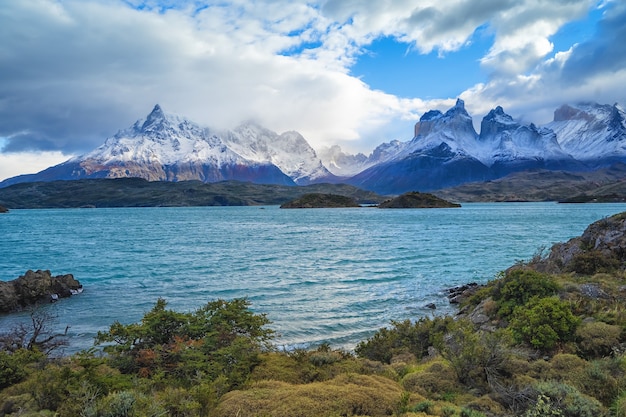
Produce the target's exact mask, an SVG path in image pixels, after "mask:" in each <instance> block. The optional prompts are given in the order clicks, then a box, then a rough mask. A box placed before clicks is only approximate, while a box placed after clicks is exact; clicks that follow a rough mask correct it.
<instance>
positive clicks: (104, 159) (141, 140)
mask: <svg viewBox="0 0 626 417" xmlns="http://www.w3.org/2000/svg"><path fill="white" fill-rule="evenodd" d="M74 159H75V160H93V161H97V162H99V163H101V164H104V165H110V164H113V163H119V162H121V163H127V162H132V163H135V164H146V163H159V164H162V165H174V164H177V163H181V162H187V163H190V162H202V163H212V164H215V165H219V166H221V165H224V164H246V163H248V161H247V160H246V159H245V158H244V157H242V156H241V155H239V154H237V153H236V152H234V151H233V150H231V149H229V148H228V147H227V146H226V144H225V143H224V142H223V141H222V139H220V138H219V137H218V136H216V135H213V134H211V132H210V131H209V130H208V129H207V128H203V127H200V126H199V125H197V124H195V123H193V122H190V121H188V120H186V119H184V118H181V117H179V116H176V115H173V114H167V115H166V114H165V113H164V112H163V110H162V109H161V107H160V106H159V105H158V104H157V105H156V106H155V107H154V109H153V110H152V112H151V113H150V114H149V115H148V117H147V118H146V119H145V120H138V121H137V122H135V124H134V125H133V126H131V127H130V128H128V129H124V130H121V131H119V132H118V133H117V134H116V135H115V136H113V137H111V138H109V139H107V140H106V142H105V143H104V144H103V145H101V146H100V147H98V148H97V149H95V150H93V151H91V152H89V153H87V154H85V155H82V156H78V157H76V158H74ZM257 162H261V161H257Z"/></svg>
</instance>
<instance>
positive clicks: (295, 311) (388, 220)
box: [0, 203, 626, 351]
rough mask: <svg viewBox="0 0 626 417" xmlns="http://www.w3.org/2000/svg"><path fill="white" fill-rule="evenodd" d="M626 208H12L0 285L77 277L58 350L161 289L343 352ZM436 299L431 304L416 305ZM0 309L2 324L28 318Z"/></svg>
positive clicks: (61, 311) (283, 341)
mask: <svg viewBox="0 0 626 417" xmlns="http://www.w3.org/2000/svg"><path fill="white" fill-rule="evenodd" d="M622 211H626V204H595V205H591V204H589V205H577V204H576V205H570V204H567V205H566V204H556V203H492V204H479V203H475V204H464V205H463V207H462V208H458V209H431V210H381V209H376V208H357V209H309V210H281V209H279V208H278V207H277V206H268V207H192V208H117V209H61V210H12V211H11V212H10V213H8V214H6V215H0V279H2V280H5V281H8V280H11V279H15V278H17V277H18V276H20V275H23V274H24V273H25V272H26V270H28V269H33V270H36V269H49V270H50V271H51V272H52V274H53V275H60V274H68V273H71V274H74V276H75V278H76V279H78V280H79V281H80V282H81V283H82V284H83V286H84V288H85V290H84V292H83V293H82V294H80V295H77V296H74V297H72V298H70V299H65V300H62V301H60V302H58V303H56V304H54V305H50V306H48V307H46V308H50V309H51V310H52V312H53V313H54V314H55V315H57V316H58V326H59V328H60V329H64V328H65V326H66V325H69V326H70V330H69V335H70V337H71V346H70V348H69V349H68V351H75V350H77V349H83V348H88V347H90V346H92V343H93V337H94V336H95V334H96V332H97V331H99V330H105V329H107V328H108V326H109V325H110V324H111V323H113V322H114V321H116V320H117V321H120V322H122V323H131V322H136V321H138V320H139V319H140V318H141V317H142V316H143V314H144V313H145V312H146V311H148V310H149V309H150V308H151V307H152V306H153V305H154V303H155V302H156V300H157V299H158V298H159V297H162V298H165V299H166V300H167V301H168V303H169V306H170V307H171V308H173V309H177V310H181V311H190V310H193V309H195V308H198V307H200V306H202V305H204V304H205V303H206V302H207V301H210V300H214V299H217V298H223V299H232V298H238V297H247V298H248V299H249V300H250V301H251V303H252V309H253V310H254V311H256V312H259V313H266V314H267V316H268V318H269V319H270V320H271V321H272V325H271V326H272V328H274V329H275V330H276V331H277V333H278V334H279V336H278V337H277V338H276V340H275V344H276V345H277V346H279V347H281V346H285V347H287V348H289V347H294V346H299V347H309V346H315V345H316V344H319V343H322V342H328V343H330V344H331V345H332V346H333V347H335V348H344V349H352V348H353V347H354V345H355V344H356V343H357V342H358V341H360V340H363V339H365V338H366V337H368V336H370V335H371V334H372V333H373V332H374V331H375V330H376V329H378V328H380V327H383V326H386V325H388V324H389V322H390V320H404V319H417V318H419V317H422V316H424V315H431V314H443V313H449V312H452V311H453V308H452V307H451V306H450V305H449V304H448V300H447V298H446V295H445V291H444V290H445V289H446V288H449V287H452V286H456V285H461V284H464V283H467V282H472V281H475V282H486V281H488V280H490V279H493V278H494V277H495V276H496V275H497V274H498V272H499V271H502V270H503V269H506V268H508V267H509V266H511V265H513V264H514V263H516V262H518V261H521V260H528V259H530V258H531V257H532V256H533V255H534V254H535V253H537V251H538V250H539V249H540V248H542V247H545V248H549V247H550V246H551V245H552V244H553V243H556V242H563V241H566V240H568V239H570V238H572V237H574V236H578V235H580V234H581V233H582V232H583V231H584V229H585V228H586V227H587V226H588V225H589V224H590V223H592V222H594V221H596V220H599V219H601V218H603V217H607V216H609V215H612V214H616V213H619V212H622ZM428 303H435V305H436V306H437V309H436V310H434V312H433V311H432V310H430V309H428V308H426V307H425V306H426V304H428ZM27 319H28V315H27V314H26V313H18V314H13V315H5V316H0V329H2V330H6V329H8V328H10V327H11V326H13V325H14V324H15V322H16V321H20V320H27Z"/></svg>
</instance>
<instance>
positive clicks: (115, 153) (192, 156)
mask: <svg viewBox="0 0 626 417" xmlns="http://www.w3.org/2000/svg"><path fill="white" fill-rule="evenodd" d="M625 120H626V113H625V112H624V110H622V109H621V108H620V107H619V106H617V105H613V106H610V105H600V104H596V103H580V104H576V105H564V106H561V107H560V108H558V109H557V110H556V111H555V116H554V121H553V122H551V123H549V124H548V125H546V126H544V127H537V126H535V125H534V124H532V123H531V124H528V125H525V124H521V123H519V122H517V121H515V120H514V119H513V117H511V116H510V115H508V114H506V113H505V111H504V109H503V108H502V107H500V106H497V107H495V108H494V109H493V110H491V111H490V112H489V113H488V114H487V115H486V116H485V117H484V118H483V119H482V122H481V126H480V134H478V133H477V132H476V131H475V129H474V125H473V123H472V117H471V116H470V115H469V114H468V112H467V111H466V109H465V103H464V102H463V100H460V99H459V100H457V102H456V104H455V105H454V106H453V107H452V108H450V109H449V110H447V111H446V112H445V113H443V112H441V111H439V110H431V111H428V112H426V113H425V114H424V115H423V116H422V117H421V118H420V120H419V121H418V122H417V123H416V124H415V130H414V135H413V138H412V139H411V140H409V141H406V142H403V141H398V140H394V141H391V142H387V143H382V144H381V145H379V146H378V147H377V148H376V149H374V151H373V152H372V153H371V154H370V155H369V156H366V155H364V154H357V155H349V154H346V153H344V152H343V151H342V150H341V148H339V147H338V146H333V147H330V148H328V149H325V150H322V151H320V152H319V153H317V152H316V151H315V150H314V149H313V148H312V147H311V146H310V145H309V144H308V143H307V141H306V139H305V138H304V137H302V135H300V134H299V133H297V132H293V131H291V132H286V133H282V134H277V133H275V132H272V131H271V130H268V129H266V128H264V127H262V126H260V125H258V124H256V123H253V122H247V123H243V124H241V125H240V126H239V127H237V128H235V129H233V130H230V131H213V130H211V129H209V128H206V127H201V126H199V125H198V124H195V123H193V122H191V121H189V120H187V119H185V118H183V117H179V116H175V115H171V114H167V113H164V112H163V110H162V109H161V107H160V106H159V105H156V106H155V107H154V109H153V110H152V112H151V113H150V114H149V115H148V116H147V117H146V118H145V119H142V120H138V121H137V122H136V123H135V124H133V125H132V126H131V127H129V128H127V129H124V130H121V131H119V132H118V133H117V134H116V135H114V136H112V137H110V138H109V139H107V140H106V141H105V143H104V144H103V145H102V146H100V147H99V148H97V149H95V150H93V151H91V152H89V153H87V154H85V155H82V156H80V157H77V158H73V159H71V160H69V161H67V162H65V163H63V164H60V165H57V166H54V167H51V168H48V169H46V170H44V171H42V172H39V173H37V174H31V175H22V176H19V177H14V178H9V179H7V180H5V181H3V182H0V187H6V186H8V185H11V184H15V183H19V182H31V181H52V180H57V179H80V178H117V177H141V178H145V179H148V180H166V181H182V180H191V179H195V180H201V181H204V182H215V181H221V180H230V179H234V180H241V181H251V182H256V183H269V184H276V183H278V184H290V185H295V184H303V185H304V184H310V183H314V182H340V181H342V182H347V183H349V184H352V185H356V186H359V187H362V188H365V189H368V190H371V191H376V192H379V193H383V194H393V193H401V192H405V191H413V190H419V191H429V190H436V189H440V188H445V187H449V186H454V185H459V184H462V183H465V182H469V181H486V180H492V179H496V178H500V177H502V176H505V175H508V174H510V173H513V172H519V171H525V170H534V169H548V170H564V171H570V172H573V171H588V170H593V169H597V168H598V167H606V166H609V165H611V164H612V163H615V162H626V121H625Z"/></svg>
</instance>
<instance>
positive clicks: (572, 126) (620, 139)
mask: <svg viewBox="0 0 626 417" xmlns="http://www.w3.org/2000/svg"><path fill="white" fill-rule="evenodd" d="M625 120H626V113H625V112H624V110H623V109H622V108H620V107H619V106H618V105H617V104H614V105H612V106H611V105H608V104H605V105H601V104H597V103H589V102H588V103H577V104H574V105H567V104H566V105H563V106H561V107H559V108H558V109H556V110H555V112H554V121H552V122H550V123H548V124H547V125H546V126H545V127H547V128H549V129H552V130H553V131H554V132H555V133H556V136H557V140H558V142H559V144H560V146H561V148H563V150H564V151H566V152H568V153H569V154H571V155H572V156H573V157H574V158H576V159H578V160H580V161H583V162H588V163H592V164H594V163H600V164H602V161H603V160H604V161H607V163H609V162H610V161H614V160H616V159H624V158H626V122H625Z"/></svg>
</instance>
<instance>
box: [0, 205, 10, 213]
mask: <svg viewBox="0 0 626 417" xmlns="http://www.w3.org/2000/svg"><path fill="white" fill-rule="evenodd" d="M8 212H9V209H8V208H6V207H3V206H0V213H8Z"/></svg>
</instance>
